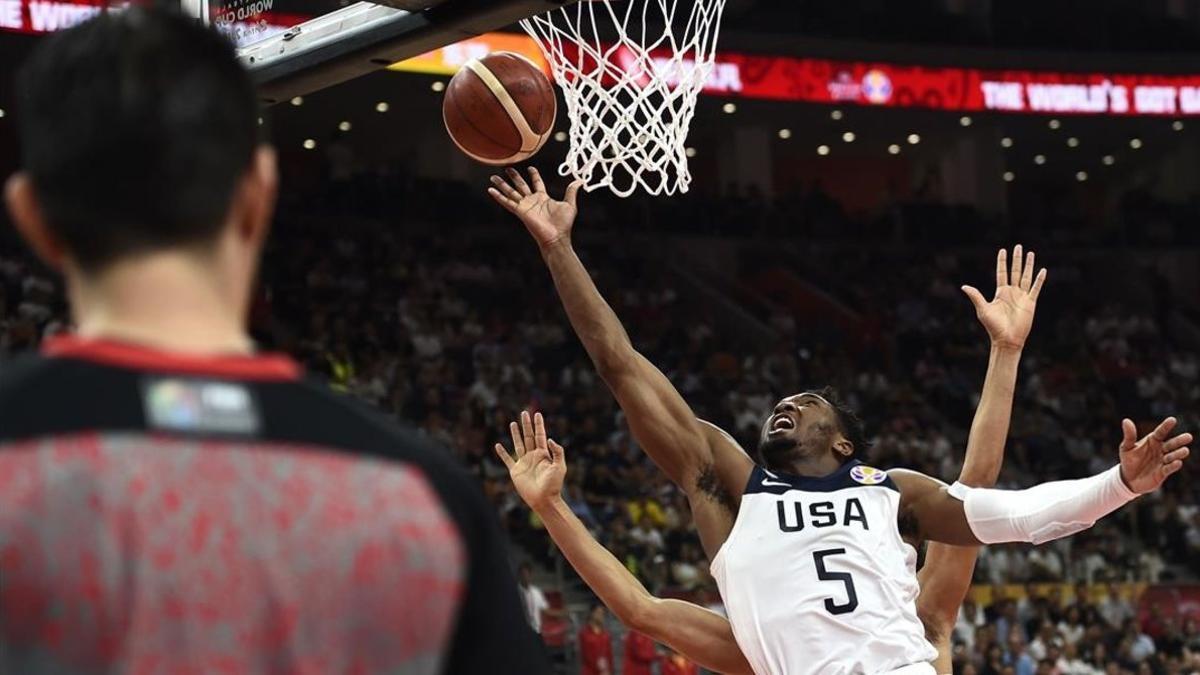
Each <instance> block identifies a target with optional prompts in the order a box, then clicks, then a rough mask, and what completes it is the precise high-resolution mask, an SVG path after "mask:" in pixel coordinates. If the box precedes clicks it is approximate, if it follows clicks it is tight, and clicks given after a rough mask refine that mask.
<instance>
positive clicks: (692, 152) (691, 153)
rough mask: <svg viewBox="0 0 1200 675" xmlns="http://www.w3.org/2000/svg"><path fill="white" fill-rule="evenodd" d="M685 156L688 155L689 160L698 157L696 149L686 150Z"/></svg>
mask: <svg viewBox="0 0 1200 675" xmlns="http://www.w3.org/2000/svg"><path fill="white" fill-rule="evenodd" d="M683 154H685V155H687V156H688V158H692V157H695V156H696V149H695V148H688V149H686V150H684V151H683Z"/></svg>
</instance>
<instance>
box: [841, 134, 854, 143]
mask: <svg viewBox="0 0 1200 675" xmlns="http://www.w3.org/2000/svg"><path fill="white" fill-rule="evenodd" d="M855 138H857V136H855V135H854V132H853V131H847V132H846V133H844V134H842V140H843V141H845V142H847V143H853V142H854V139H855Z"/></svg>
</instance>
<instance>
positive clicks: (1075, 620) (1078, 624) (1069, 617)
mask: <svg viewBox="0 0 1200 675" xmlns="http://www.w3.org/2000/svg"><path fill="white" fill-rule="evenodd" d="M1084 632H1085V628H1084V626H1083V615H1082V614H1080V613H1079V608H1078V607H1068V608H1067V611H1066V612H1065V613H1064V614H1063V619H1062V621H1059V623H1058V633H1059V635H1061V636H1062V637H1063V640H1064V641H1065V642H1066V644H1068V645H1075V644H1078V643H1079V641H1080V640H1081V639H1082V638H1083V634H1084Z"/></svg>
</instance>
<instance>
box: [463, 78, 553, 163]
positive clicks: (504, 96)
mask: <svg viewBox="0 0 1200 675" xmlns="http://www.w3.org/2000/svg"><path fill="white" fill-rule="evenodd" d="M467 68H469V69H470V70H471V72H473V73H474V74H475V75H476V76H477V77H479V79H480V80H482V81H483V83H484V84H485V85H487V88H488V89H489V90H490V91H491V92H492V95H493V96H495V97H496V100H497V101H498V102H499V103H500V107H502V108H504V112H505V113H507V114H508V117H509V119H511V120H512V123H513V124H514V125H516V127H517V133H519V134H520V135H521V150H520V152H519V153H517V154H518V155H519V154H522V153H533V152H535V151H537V150H538V148H539V147H541V144H542V136H541V135H540V134H538V133H537V132H535V131H534V130H533V127H531V126H530V125H529V120H528V119H526V117H525V113H524V112H522V111H521V108H520V106H518V105H517V102H516V101H514V100H513V97H512V95H511V94H509V93H508V90H507V89H505V88H504V84H503V83H501V82H500V79H499V78H497V77H496V75H495V73H493V72H492V71H491V69H489V68H488V67H487V66H486V65H485V64H484V63H483V62H482V61H479V60H475V61H471V62H470V63H468V64H467Z"/></svg>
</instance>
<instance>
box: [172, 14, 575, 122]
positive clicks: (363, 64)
mask: <svg viewBox="0 0 1200 675" xmlns="http://www.w3.org/2000/svg"><path fill="white" fill-rule="evenodd" d="M572 2H574V0H380V2H379V3H376V2H352V1H351V0H184V4H185V6H186V7H187V8H188V10H189V11H190V12H192V13H193V14H195V15H196V16H200V17H204V18H205V20H207V21H208V22H209V23H211V24H213V25H215V26H217V27H219V28H220V29H222V30H224V31H226V32H227V33H228V34H229V35H230V36H231V37H232V38H233V39H234V41H235V42H236V43H237V45H238V52H239V55H240V56H241V58H242V61H243V62H244V63H245V64H246V66H247V68H249V69H250V72H251V73H252V74H253V75H254V78H255V80H256V82H257V83H258V85H259V91H260V93H261V96H262V99H263V101H264V102H265V103H268V104H271V103H278V102H280V101H286V100H289V99H291V98H292V97H294V96H301V95H303V94H307V93H311V92H313V91H316V90H318V89H323V88H325V87H329V86H332V85H334V84H338V83H340V82H344V81H346V80H350V79H353V78H355V77H358V76H360V75H364V74H366V73H368V72H371V71H374V70H379V69H381V68H386V67H387V66H389V65H391V64H393V63H396V62H398V61H402V60H404V59H407V58H409V57H412V56H418V55H420V54H423V53H425V52H427V51H430V50H432V49H436V48H438V47H442V46H445V45H447V44H451V43H454V42H458V41H460V40H463V39H466V38H468V37H471V36H475V35H479V34H482V33H485V32H488V31H492V30H496V29H498V28H502V27H504V26H508V25H511V24H514V23H516V22H517V21H519V20H521V19H524V18H528V17H530V16H534V15H537V14H541V13H545V12H548V11H551V10H553V9H556V8H558V7H561V6H563V5H567V4H571V3H572ZM382 3H386V4H382Z"/></svg>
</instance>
